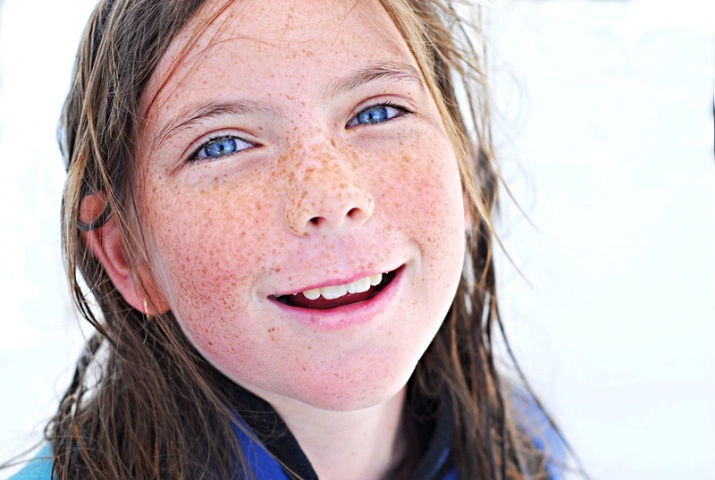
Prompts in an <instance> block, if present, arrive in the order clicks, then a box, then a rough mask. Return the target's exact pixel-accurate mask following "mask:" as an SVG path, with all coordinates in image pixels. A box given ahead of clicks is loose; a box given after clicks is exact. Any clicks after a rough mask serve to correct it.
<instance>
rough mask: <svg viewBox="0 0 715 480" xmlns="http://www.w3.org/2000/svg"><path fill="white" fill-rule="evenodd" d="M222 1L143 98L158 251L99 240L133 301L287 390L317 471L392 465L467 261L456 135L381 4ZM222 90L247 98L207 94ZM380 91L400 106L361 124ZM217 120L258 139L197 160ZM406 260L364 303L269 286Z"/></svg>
mask: <svg viewBox="0 0 715 480" xmlns="http://www.w3.org/2000/svg"><path fill="white" fill-rule="evenodd" d="M219 7H220V5H219V4H218V3H217V2H208V4H207V5H206V6H205V7H204V8H203V9H202V10H201V11H200V12H199V14H198V15H197V18H196V19H194V21H192V22H190V23H189V26H188V27H187V28H186V29H185V30H184V32H183V33H182V34H181V35H179V37H177V39H176V40H175V41H174V42H173V43H172V45H171V46H170V48H169V50H168V51H167V53H166V54H165V56H164V57H163V59H162V61H161V62H160V64H159V66H158V68H157V70H156V72H155V73H154V75H153V77H152V80H151V81H150V84H149V86H148V88H147V90H146V92H145V93H144V96H143V100H142V105H143V110H144V112H145V115H144V117H145V119H146V121H145V124H144V126H143V129H142V132H141V137H140V139H139V142H138V146H137V149H136V158H135V159H134V160H135V168H136V175H135V179H136V180H135V183H136V185H135V186H136V187H137V188H135V191H136V192H137V199H136V205H137V211H136V216H137V221H138V224H139V225H141V228H142V231H143V234H144V238H145V241H146V251H147V258H148V259H149V260H148V262H147V263H146V264H144V265H142V266H141V268H140V271H139V272H138V273H136V272H135V273H133V272H131V271H129V270H128V268H127V267H126V262H124V261H123V259H122V254H121V248H120V247H119V246H118V244H117V241H118V240H117V239H118V235H116V232H114V231H113V229H115V228H116V227H115V226H114V223H113V222H111V221H110V222H109V223H108V224H107V225H106V226H105V227H103V228H102V229H98V230H96V231H94V232H91V233H89V234H87V235H86V237H85V240H86V241H87V243H88V245H89V246H90V247H91V248H92V250H93V251H94V252H95V254H96V255H97V256H98V258H99V259H100V260H101V261H102V262H103V263H104V265H105V267H106V268H107V271H108V273H109V274H110V277H112V279H113V281H114V283H115V285H116V286H117V288H118V289H119V290H120V291H121V292H122V294H123V295H124V296H125V298H126V299H127V300H128V301H129V303H131V304H132V305H134V306H135V307H136V308H138V309H139V310H144V309H145V305H144V293H143V291H142V290H141V288H140V282H141V281H143V282H144V284H145V287H146V288H147V291H148V292H149V295H150V297H151V298H150V300H151V302H150V304H151V305H153V306H152V307H149V308H151V311H150V312H149V313H156V311H164V310H168V309H170V310H171V311H172V313H173V314H174V315H175V317H176V319H177V321H178V322H179V323H180V325H181V327H182V329H183V331H184V332H185V334H186V335H187V337H188V338H189V339H190V341H191V342H192V343H193V344H194V345H195V346H196V348H197V349H198V350H199V351H200V352H201V353H202V354H203V355H204V356H205V357H206V358H207V359H208V360H209V361H210V362H211V363H212V364H213V365H215V366H216V368H218V369H219V370H220V371H222V372H223V373H224V374H226V375H227V376H228V377H229V378H231V379H233V380H234V381H235V382H237V383H238V384H240V385H242V386H243V387H245V388H247V389H248V390H250V391H252V392H254V393H256V394H257V395H259V396H261V397H262V398H264V399H265V400H267V401H268V402H269V403H271V404H272V405H273V407H274V408H275V409H276V410H277V411H278V413H279V414H281V416H282V417H283V418H284V420H285V421H286V423H287V424H288V426H289V427H290V428H291V431H292V432H293V434H294V435H295V436H296V438H297V440H298V441H299V443H300V444H301V446H302V447H303V449H304V451H305V452H306V454H307V455H308V458H309V459H310V460H311V463H312V464H313V466H314V468H315V469H316V471H317V473H318V474H319V476H320V478H346V477H345V472H346V471H348V472H353V473H354V474H355V477H354V478H380V477H381V476H383V475H384V474H385V472H387V471H388V470H389V468H390V467H391V466H392V465H393V464H394V463H395V462H396V461H398V460H400V457H401V455H403V451H404V441H403V440H404V439H403V438H402V435H401V432H402V430H401V428H400V426H401V423H400V415H401V408H402V404H403V400H404V388H405V384H406V382H407V381H408V379H409V377H410V375H411V374H412V372H413V370H414V368H415V366H416V364H417V362H418V360H419V358H420V357H421V355H422V354H423V353H424V351H425V349H426V348H427V346H428V345H429V343H430V341H431V340H432V338H433V337H434V335H435V333H436V331H437V330H438V328H439V326H440V324H441V323H442V321H443V319H444V317H445V314H446V313H447V311H448V309H449V307H450V305H451V302H452V299H453V297H454V294H455V292H456V289H457V284H458V280H459V277H460V275H461V269H462V262H463V258H464V231H465V212H464V205H463V198H462V190H461V187H460V178H459V172H458V168H457V161H456V158H455V154H454V150H453V148H452V145H451V144H450V142H449V139H448V137H447V134H446V132H445V128H444V125H443V122H442V120H441V118H440V115H439V112H438V110H437V107H436V106H435V103H434V100H433V98H432V97H431V96H430V94H429V92H428V91H427V89H426V88H425V86H424V82H423V80H422V78H421V77H420V74H419V73H418V72H419V68H418V65H417V63H416V62H415V60H414V59H413V57H412V56H411V54H410V53H409V50H408V48H407V46H406V44H405V42H404V41H403V40H402V38H401V37H400V35H399V33H398V31H397V30H396V28H395V27H394V25H393V24H392V23H391V22H390V20H389V18H388V16H387V14H386V13H385V11H384V10H382V8H381V7H380V6H379V5H378V4H377V2H372V1H364V2H359V3H358V4H357V5H354V4H353V2H343V1H337V0H336V1H335V2H331V6H330V8H325V2H322V1H318V0H285V1H283V0H278V1H272V2H261V1H258V0H256V1H250V0H249V1H242V2H238V4H237V5H234V4H232V5H230V6H229V8H228V10H226V11H224V12H223V13H221V14H220V15H219V16H218V18H217V19H215V20H214V21H213V23H211V24H210V25H209V26H208V28H206V25H205V22H206V19H208V18H211V17H212V16H213V15H214V14H215V13H216V12H217V11H218V10H217V9H218V8H219ZM202 21H203V22H202ZM197 25H200V26H201V28H202V29H203V30H202V31H200V32H199V31H198V30H197ZM197 32H199V36H198V37H196V34H197ZM187 45H188V47H187ZM187 48H188V49H187ZM366 71H373V72H375V71H379V72H380V75H376V76H372V77H370V78H368V76H366V75H364V73H365V72H366ZM360 72H362V73H363V75H360V74H359V73H360ZM217 102H222V103H223V104H224V106H225V104H227V103H232V105H233V106H234V107H240V108H233V109H228V110H232V111H227V109H226V108H223V109H222V111H221V112H214V113H213V114H212V115H205V114H204V115H202V114H200V113H199V111H200V110H201V109H200V108H199V109H197V106H199V105H211V104H214V106H215V104H216V103H217ZM383 102H390V103H391V104H393V105H394V106H395V108H394V109H393V108H390V109H387V110H384V109H383V110H380V111H379V112H378V113H385V112H387V113H388V114H389V118H387V119H385V121H383V122H381V123H375V124H356V121H355V118H356V114H358V112H361V111H362V110H363V109H365V108H366V107H368V106H370V105H373V104H378V103H383ZM401 109H406V110H409V113H408V112H406V111H402V110H401ZM204 113H205V110H204ZM192 118H193V120H191V121H188V120H190V119H192ZM217 136H219V137H220V136H234V137H240V138H241V139H243V140H245V142H246V143H244V142H243V141H241V142H239V144H240V146H241V148H244V147H245V149H244V150H241V151H240V152H237V153H234V154H231V155H226V156H222V157H220V158H215V159H200V160H198V161H192V160H191V158H192V154H193V153H194V152H195V151H197V150H198V149H200V148H201V145H202V144H204V143H205V142H207V141H208V140H209V139H211V138H215V137H217ZM90 201H91V197H90ZM87 208H90V206H88V207H87ZM398 267H401V270H400V274H399V275H398V276H397V277H396V278H395V280H394V281H393V282H392V283H391V284H390V285H389V286H388V287H387V288H386V289H385V290H384V291H383V292H382V293H381V294H380V295H378V296H377V297H375V298H374V299H373V300H370V301H367V302H362V303H360V304H357V305H353V306H350V307H343V308H338V309H334V310H330V311H318V310H312V311H305V310H302V311H298V309H294V308H293V309H291V308H287V307H285V306H284V305H281V304H279V303H277V302H276V301H275V299H274V296H275V295H279V294H285V293H294V292H299V291H304V290H307V289H309V288H313V287H316V286H326V285H335V284H341V283H347V282H349V281H353V280H356V279H357V278H360V277H364V276H367V275H371V274H376V273H381V272H386V271H391V270H395V269H397V268H398Z"/></svg>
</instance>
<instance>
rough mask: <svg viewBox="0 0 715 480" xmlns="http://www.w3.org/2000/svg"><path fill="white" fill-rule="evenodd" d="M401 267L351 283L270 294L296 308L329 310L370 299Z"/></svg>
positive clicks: (388, 282) (390, 280)
mask: <svg viewBox="0 0 715 480" xmlns="http://www.w3.org/2000/svg"><path fill="white" fill-rule="evenodd" d="M401 269H402V267H400V268H398V269H397V270H393V271H391V272H387V273H382V274H377V275H371V276H369V277H365V278H361V279H360V280H357V281H355V282H352V283H348V284H344V285H335V286H329V287H323V288H315V289H312V290H306V291H304V292H300V293H294V294H292V295H275V296H274V295H272V296H271V298H273V299H274V300H276V301H277V302H278V303H282V304H283V305H288V306H291V307H297V308H306V309H312V310H330V309H333V308H338V307H343V306H345V305H352V304H354V303H359V302H365V301H367V300H371V299H372V298H374V297H375V296H376V295H377V294H379V293H380V292H381V291H382V290H384V289H385V287H387V286H388V285H389V284H390V282H392V280H394V278H395V275H396V274H397V272H398V271H399V270H401Z"/></svg>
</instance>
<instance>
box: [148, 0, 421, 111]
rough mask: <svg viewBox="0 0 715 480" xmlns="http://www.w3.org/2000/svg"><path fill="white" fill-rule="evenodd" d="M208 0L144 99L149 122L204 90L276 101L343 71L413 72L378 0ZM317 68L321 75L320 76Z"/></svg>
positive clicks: (175, 43)
mask: <svg viewBox="0 0 715 480" xmlns="http://www.w3.org/2000/svg"><path fill="white" fill-rule="evenodd" d="M329 4H330V8H326V2H325V1H324V0H271V1H270V2H266V1H264V0H235V1H225V0H224V1H218V0H211V1H208V2H207V3H206V4H205V5H204V6H203V7H202V8H201V9H200V10H199V12H198V13H197V14H196V15H195V16H194V18H192V19H191V20H190V21H189V22H188V23H187V25H186V27H184V29H183V30H182V31H181V32H180V33H179V35H178V36H177V37H176V38H175V39H174V41H173V42H172V43H171V45H170V46H169V48H168V49H167V51H166V53H165V54H164V56H163V57H162V59H161V61H160V62H159V64H158V66H157V68H156V70H155V72H154V74H153V75H152V78H151V80H150V82H149V84H148V86H147V89H146V90H145V92H144V95H143V97H142V111H143V112H144V113H145V114H147V116H148V117H156V116H157V115H158V116H162V114H163V113H166V111H167V110H171V109H172V106H174V105H175V104H176V103H177V102H178V103H181V102H182V101H184V100H186V91H187V90H189V89H190V90H191V96H192V97H200V96H201V95H202V94H204V93H207V92H210V94H211V95H216V94H217V91H216V87H217V86H222V87H221V88H220V89H219V90H220V92H219V94H221V95H226V96H234V95H236V94H240V95H242V96H251V97H255V96H256V95H259V96H260V95H268V96H271V95H273V94H275V95H278V94H280V92H281V91H284V92H288V91H291V84H292V85H293V86H295V85H298V84H304V83H306V82H309V83H311V84H313V85H316V87H317V86H319V85H321V83H323V82H324V83H325V84H327V83H328V82H329V81H331V80H333V79H332V78H329V77H331V76H335V77H337V76H339V75H340V74H341V73H343V72H345V70H346V69H348V68H350V67H353V68H356V69H357V68H365V67H369V66H370V65H371V64H374V63H376V62H377V63H390V62H396V63H401V64H407V65H411V66H413V67H414V68H415V70H416V71H418V70H419V68H418V66H417V65H416V62H415V61H414V58H413V57H412V55H411V54H410V51H409V49H408V47H407V45H406V44H405V42H404V40H403V39H402V37H401V35H400V34H399V32H398V31H397V28H396V27H395V25H394V24H393V23H392V21H391V20H390V18H389V16H388V14H387V12H386V11H385V10H384V9H383V8H382V6H381V5H380V4H379V2H378V1H377V0H357V1H356V0H350V1H345V0H331V1H330V2H329ZM318 70H319V75H318Z"/></svg>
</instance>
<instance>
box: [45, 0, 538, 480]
mask: <svg viewBox="0 0 715 480" xmlns="http://www.w3.org/2000/svg"><path fill="white" fill-rule="evenodd" d="M203 3H204V1H203V0H172V1H163V0H133V1H129V0H103V1H101V2H100V4H99V6H98V7H97V8H96V10H95V11H94V13H93V15H92V17H91V19H90V22H89V25H88V26H87V29H86V31H85V34H84V37H83V39H82V41H81V44H80V48H79V52H78V55H77V59H76V65H75V70H74V76H73V81H72V85H71V89H70V92H69V95H68V97H67V100H66V103H65V107H64V111H63V114H62V119H61V124H60V144H61V148H62V151H63V154H64V158H65V161H66V167H67V183H66V187H65V192H64V198H63V210H62V240H63V245H64V253H65V262H66V269H67V274H68V277H69V284H70V286H71V289H72V294H73V299H74V302H75V304H76V305H77V307H78V309H79V311H80V313H81V314H82V315H83V316H84V317H85V318H86V319H87V320H88V321H89V322H90V323H91V324H92V325H93V326H94V327H95V329H96V334H95V335H94V336H93V337H92V338H91V339H90V340H89V342H88V346H87V351H86V354H85V355H83V357H82V358H80V360H79V361H78V364H77V369H76V372H75V375H74V378H73V381H72V383H71V385H70V387H69V389H68V390H67V392H66V394H65V395H64V397H63V399H62V402H61V404H60V407H59V409H58V411H57V413H56V415H55V416H54V418H53V419H52V420H51V422H50V423H49V425H48V427H47V432H46V434H47V436H48V438H49V440H50V441H51V443H52V447H53V459H54V466H53V472H54V475H55V478H57V479H65V478H154V477H168V478H202V477H206V476H208V477H210V478H214V477H215V478H230V477H233V476H235V474H236V471H237V469H242V467H241V465H242V464H243V462H242V458H243V457H242V455H241V449H240V446H239V445H238V443H237V441H236V439H235V435H234V433H233V431H232V428H231V415H232V413H231V411H230V409H229V407H228V405H229V401H228V399H227V397H226V395H225V394H224V393H223V391H222V389H221V387H220V384H221V381H222V379H221V375H220V374H219V373H218V372H217V371H216V370H215V369H214V368H213V367H212V366H211V365H210V364H209V363H208V362H207V361H206V360H205V359H204V358H203V357H201V355H200V354H199V353H198V352H197V351H196V350H195V349H194V348H193V347H192V345H191V344H190V342H189V341H188V340H187V339H186V337H185V336H184V335H183V333H182V332H181V330H180V328H179V327H178V325H177V322H176V321H175V319H174V318H173V316H172V315H171V312H168V313H167V314H164V315H159V316H157V317H154V318H152V320H151V321H147V318H146V317H145V315H144V314H143V313H141V312H139V311H138V310H136V309H134V308H132V307H131V306H130V305H129V304H128V303H127V302H126V301H125V299H124V298H123V297H122V295H121V294H120V293H119V292H118V291H117V290H116V289H115V288H114V286H113V285H112V282H111V281H110V279H109V277H108V275H107V272H106V271H105V270H104V268H103V267H102V265H101V263H100V262H99V261H98V260H97V259H96V258H95V257H94V256H93V255H92V254H91V252H90V251H89V249H88V248H87V247H86V245H85V244H84V242H83V241H82V238H81V232H82V231H86V230H89V229H92V228H96V227H99V226H101V225H102V224H103V222H105V221H106V220H107V218H109V216H111V217H112V219H113V221H115V222H116V223H117V225H118V231H119V232H120V234H121V236H122V242H123V246H124V251H125V255H126V257H127V259H128V261H129V262H130V265H137V264H138V263H139V262H140V261H141V258H142V255H143V253H142V252H143V250H142V244H143V243H142V241H141V233H140V232H141V230H140V228H137V226H136V225H133V224H132V218H133V216H132V211H133V204H132V202H133V199H134V195H133V193H132V178H131V176H132V172H133V169H132V153H133V148H134V144H135V141H136V139H137V138H138V133H139V130H140V128H141V126H142V120H141V118H140V116H139V101H140V98H141V96H142V94H143V92H144V90H145V87H146V85H147V82H148V81H149V78H150V77H151V75H152V74H153V72H154V70H155V68H156V66H157V64H158V62H159V60H160V59H161V57H162V55H163V54H164V52H165V51H166V49H167V48H168V46H169V44H170V43H171V42H172V40H173V39H174V38H175V37H176V35H177V33H178V32H179V31H180V30H181V29H182V28H183V27H184V26H185V24H186V22H187V21H188V20H189V19H190V18H191V17H192V16H193V15H194V14H195V13H196V12H197V10H198V9H199V8H200V7H201V6H202V4H203ZM380 3H381V4H382V5H383V7H384V8H385V10H386V11H387V12H388V14H389V15H390V17H391V18H392V21H393V22H394V23H395V25H396V26H397V28H398V29H399V31H400V33H401V34H402V36H403V38H404V39H405V41H406V43H407V45H408V47H409V48H410V49H411V51H412V54H413V55H414V57H415V59H416V60H417V63H418V65H419V66H420V68H421V70H422V72H421V73H422V74H423V76H424V78H425V80H426V83H427V85H428V88H429V89H430V90H431V93H432V95H433V97H434V98H435V100H436V102H437V105H438V108H439V109H440V112H441V115H442V118H443V121H444V123H445V126H446V127H447V132H448V135H449V136H450V139H451V141H452V143H453V145H454V147H455V150H456V152H457V156H458V160H459V168H460V172H461V176H462V186H463V189H464V192H466V199H467V203H468V206H469V210H470V213H471V218H472V226H471V229H470V231H469V232H467V235H466V238H465V242H466V243H467V259H466V261H465V268H464V274H463V277H462V279H461V283H460V286H459V289H458V291H457V294H456V296H455V298H454V301H453V303H452V307H451V309H450V311H449V313H448V315H447V317H446V318H445V320H444V323H443V325H442V327H441V329H440V330H439V332H438V334H437V336H436V337H435V339H434V340H433V342H432V344H431V346H430V347H429V349H428V350H427V352H426V353H425V354H424V356H423V358H422V359H421V360H420V362H419V364H418V365H417V369H416V371H415V373H414V375H413V377H412V379H411V381H410V389H411V393H410V398H422V399H427V400H429V399H436V398H437V397H438V396H440V395H444V393H443V392H447V398H448V399H449V401H450V402H451V404H452V409H453V411H454V432H455V434H454V448H453V454H454V458H455V464H456V465H457V468H458V470H459V472H460V474H461V478H464V479H473V478H497V477H498V476H501V477H502V478H514V479H520V478H526V477H529V478H538V477H540V476H545V475H546V473H545V470H544V466H543V459H544V458H545V456H544V455H542V454H539V453H538V452H537V451H536V449H535V446H534V443H533V441H532V438H531V436H530V435H529V433H528V432H526V431H525V430H526V429H527V427H526V426H525V425H523V424H519V423H518V422H515V421H514V420H513V419H512V414H511V413H510V412H512V411H513V409H511V408H510V407H509V405H510V403H511V398H512V394H510V393H509V392H508V389H507V388H506V386H505V385H503V384H502V382H501V381H500V376H499V374H498V372H497V369H496V368H495V363H494V352H493V346H492V338H493V337H494V335H495V329H499V327H500V323H499V316H498V309H497V301H496V279H495V272H494V266H493V258H492V249H493V231H492V224H491V212H492V210H493V208H494V206H495V203H496V195H497V188H496V186H497V183H498V173H497V169H496V165H495V159H494V155H493V153H492V150H491V139H490V132H489V108H488V102H487V99H488V98H489V97H488V92H487V89H486V80H485V78H486V77H485V73H484V69H483V66H482V65H481V60H482V55H481V52H480V49H479V47H478V46H477V45H478V44H479V37H478V33H479V31H478V29H476V27H475V26H474V25H473V24H472V23H470V22H468V21H467V20H465V19H464V18H462V16H461V14H460V12H462V11H463V10H458V6H457V5H455V3H456V2H454V1H452V0H380ZM218 14H220V12H219V13H218ZM218 14H217V15H218ZM475 42H476V43H475ZM457 81H459V83H458V84H457V83H455V82H457ZM458 92H459V93H458ZM458 96H461V97H460V98H459V99H458ZM458 100H459V101H458ZM98 192H99V193H101V195H102V196H103V198H105V199H106V202H105V206H104V210H103V212H102V213H101V214H100V215H98V216H97V217H96V218H93V219H91V221H87V219H85V218H84V217H81V216H80V205H81V201H82V199H83V198H85V197H86V196H87V195H88V194H91V193H98ZM80 218H82V221H81V220H80ZM80 276H81V278H80ZM82 279H83V280H84V283H85V284H86V287H83V286H82V285H83V282H82ZM90 295H91V297H93V298H94V300H95V301H96V305H97V306H98V308H99V311H100V313H101V314H98V313H97V312H96V308H95V306H94V305H93V304H92V302H91V301H90ZM238 413H239V414H240V412H238ZM247 475H249V476H250V473H247Z"/></svg>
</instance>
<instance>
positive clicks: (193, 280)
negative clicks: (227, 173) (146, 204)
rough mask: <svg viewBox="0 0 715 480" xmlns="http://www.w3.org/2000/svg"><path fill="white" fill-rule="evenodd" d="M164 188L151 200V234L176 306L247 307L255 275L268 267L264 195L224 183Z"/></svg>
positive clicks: (216, 310)
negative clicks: (190, 189) (201, 188)
mask: <svg viewBox="0 0 715 480" xmlns="http://www.w3.org/2000/svg"><path fill="white" fill-rule="evenodd" d="M163 192H164V195H157V196H155V197H154V198H152V199H151V203H150V205H152V217H153V221H152V225H153V228H152V239H153V243H154V244H155V248H156V250H157V254H158V256H159V257H160V263H161V265H162V270H163V274H164V277H165V279H166V281H167V282H168V285H167V289H168V290H169V291H168V292H166V293H167V294H168V296H169V297H170V301H171V303H172V307H173V308H174V309H177V308H178V309H180V310H182V311H184V312H185V313H187V314H188V313H189V312H203V313H206V314H211V315H212V316H221V315H222V313H221V312H224V313H225V312H229V311H231V310H235V308H236V307H240V308H242V309H245V308H248V306H247V305H246V302H247V301H248V297H249V295H247V293H250V290H251V288H252V287H253V284H252V280H253V279H254V278H256V275H258V274H260V269H261V268H269V265H268V264H267V263H266V261H267V258H266V257H267V255H269V254H270V253H269V252H270V251H271V247H270V246H269V245H267V244H266V236H267V235H270V232H269V231H267V229H266V228H265V225H264V223H265V221H264V220H263V218H264V217H265V215H266V214H267V210H269V207H268V205H267V204H266V203H265V202H266V200H265V198H263V199H261V196H254V195H248V194H247V195H236V192H235V191H234V190H233V189H224V188H216V189H215V190H214V191H211V192H204V193H200V192H199V193H197V194H195V195H191V194H190V195H186V191H185V190H184V191H183V192H172V191H171V190H169V189H164V190H163ZM263 197H265V195H264V196H263ZM237 303H238V305H237ZM209 310H210V311H209ZM177 313H178V312H177Z"/></svg>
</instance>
